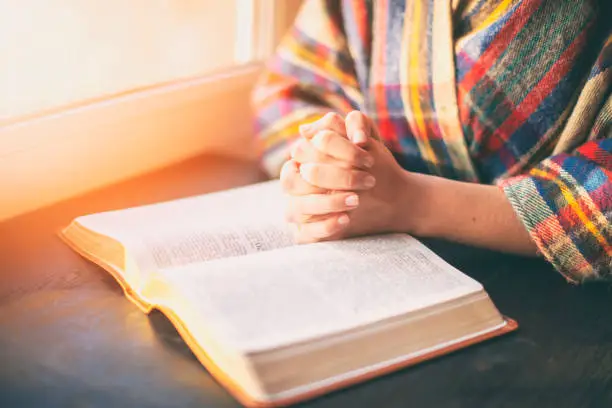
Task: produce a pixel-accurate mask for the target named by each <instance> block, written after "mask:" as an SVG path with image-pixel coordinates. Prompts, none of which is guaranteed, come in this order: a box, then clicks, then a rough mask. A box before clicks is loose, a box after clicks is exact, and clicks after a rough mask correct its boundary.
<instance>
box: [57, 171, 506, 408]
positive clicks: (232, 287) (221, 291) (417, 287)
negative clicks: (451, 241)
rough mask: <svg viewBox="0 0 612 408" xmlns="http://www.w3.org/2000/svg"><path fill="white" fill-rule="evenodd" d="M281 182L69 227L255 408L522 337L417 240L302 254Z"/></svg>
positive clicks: (66, 234) (384, 238)
mask: <svg viewBox="0 0 612 408" xmlns="http://www.w3.org/2000/svg"><path fill="white" fill-rule="evenodd" d="M283 209H284V197H283V194H282V192H281V190H280V186H279V184H278V182H276V181H271V182H265V183H260V184H255V185H252V186H246V187H240V188H235V189H231V190H226V191H221V192H216V193H211V194H205V195H201V196H195V197H189V198H183V199H179V200H173V201H168V202H163V203H158V204H152V205H146V206H141V207H135V208H128V209H124V210H117V211H109V212H103V213H97V214H91V215H85V216H81V217H78V218H76V219H74V220H73V221H72V222H71V223H70V225H68V226H67V227H66V228H65V229H64V230H63V231H62V232H61V237H62V238H63V240H64V241H65V242H66V243H67V244H68V245H69V246H70V247H71V248H73V249H74V250H75V251H76V252H78V253H79V254H81V255H82V256H84V257H85V258H87V259H89V260H90V261H92V262H94V263H96V264H98V265H100V266H101V267H102V268H104V269H105V270H106V271H108V272H109V273H110V274H112V276H113V277H114V278H115V279H116V280H117V282H118V283H119V284H120V285H121V287H122V288H123V290H124V293H125V295H126V296H127V298H129V299H130V300H131V301H132V302H133V303H134V304H135V305H136V306H138V307H139V308H140V309H141V310H142V311H143V312H150V311H151V310H152V309H158V310H160V311H161V312H162V313H164V314H165V315H166V316H167V317H168V319H169V320H170V321H171V322H172V324H173V325H174V326H175V327H176V329H177V331H178V333H179V334H180V335H181V337H182V338H183V339H184V340H185V342H186V344H187V345H188V346H189V347H190V348H191V350H192V351H193V353H194V354H195V356H196V357H197V359H198V360H199V361H200V362H201V363H202V364H203V365H204V366H205V367H206V369H207V370H208V371H209V372H210V373H211V374H212V375H213V376H214V377H215V379H216V380H217V381H218V382H219V383H220V384H221V385H222V386H224V387H225V388H226V389H227V390H228V391H229V392H230V393H231V394H232V395H233V396H234V397H235V398H237V399H238V400H239V401H240V402H241V403H242V404H244V405H247V406H265V407H270V406H284V405H289V404H292V403H295V402H299V401H302V400H305V399H309V398H313V397H316V396H319V395H322V394H325V393H327V392H331V391H334V390H337V389H340V388H343V387H346V386H350V385H352V384H355V383H358V382H361V381H365V380H367V379H370V378H374V377H377V376H381V375H383V374H385V373H389V372H391V371H394V370H398V369H400V368H403V367H407V366H409V365H414V364H416V363H418V362H421V361H424V360H427V359H431V358H434V357H437V356H440V355H443V354H445V353H448V352H451V351H454V350H458V349H460V348H463V347H466V346H468V345H471V344H475V343H478V342H480V341H483V340H485V339H488V338H491V337H494V336H498V335H501V334H504V333H508V332H510V331H512V330H514V329H516V328H517V324H516V322H515V321H513V320H512V319H509V318H506V317H505V316H504V315H502V314H501V313H500V312H499V310H498V309H497V307H496V306H495V305H494V303H493V302H492V300H491V299H490V297H489V296H488V294H487V293H486V291H485V290H484V288H483V287H482V285H481V284H480V283H478V282H477V281H475V280H474V279H472V278H470V277H468V276H467V275H465V274H464V273H462V272H460V271H459V270H457V269H455V268H454V267H452V266H451V265H450V264H448V263H447V262H446V261H444V260H443V259H442V258H441V257H439V256H438V255H436V254H435V253H434V252H432V251H431V250H429V249H428V248H427V247H426V246H425V245H424V244H423V243H421V242H420V241H418V240H417V239H415V238H413V237H411V236H409V235H405V234H381V235H374V236H367V237H357V238H351V239H345V240H338V241H330V242H320V243H314V244H302V245H295V244H294V242H293V241H292V238H291V234H290V231H289V229H288V227H287V225H286V223H285V221H284V219H283V212H284V211H283Z"/></svg>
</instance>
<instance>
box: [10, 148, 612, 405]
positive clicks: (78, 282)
mask: <svg viewBox="0 0 612 408" xmlns="http://www.w3.org/2000/svg"><path fill="white" fill-rule="evenodd" d="M261 179H262V176H261V174H260V173H259V172H258V170H257V167H256V166H255V165H254V164H252V163H247V162H240V161H234V160H230V159H225V158H221V157H200V158H197V159H194V160H191V161H188V162H185V163H181V164H179V165H176V166H173V167H171V168H168V169H164V170H161V171H158V172H155V173H152V174H149V175H146V176H142V177H138V178H135V179H133V180H130V181H127V182H124V183H120V184H118V185H115V186H112V187H108V188H105V189H102V190H100V191H96V192H93V193H91V194H87V195H85V196H82V197H78V198H75V199H71V200H68V201H66V202H63V203H60V204H57V205H54V206H52V207H48V208H45V209H41V210H39V211H36V212H33V213H30V214H26V215H23V216H20V217H18V218H14V219H12V220H9V221H6V222H4V223H0V406H2V407H20V406H36V407H42V406H45V407H47V406H48V407H105V408H106V407H109V406H112V407H168V406H172V407H238V406H239V404H238V403H237V402H236V401H235V400H233V399H232V397H231V396H229V395H228V394H227V393H226V392H225V391H224V390H223V389H222V388H221V387H220V386H219V385H217V383H216V382H215V381H214V380H213V379H212V377H210V376H209V375H208V373H207V372H206V370H205V369H204V368H203V367H202V366H201V365H200V364H199V363H198V361H197V360H196V359H195V357H194V356H193V355H192V354H191V352H190V351H189V349H188V348H187V346H186V345H185V344H184V343H183V341H182V340H181V338H180V337H179V336H178V334H177V332H176V331H175V330H174V328H173V327H172V325H171V324H170V323H169V322H168V320H167V319H166V318H165V317H164V316H163V315H161V314H160V313H156V312H154V313H152V314H151V315H148V316H147V315H145V314H143V313H142V312H140V311H139V310H137V309H136V307H135V306H134V305H132V304H131V303H130V302H129V301H127V300H126V299H125V297H124V296H123V293H122V291H121V290H120V288H119V286H118V285H117V284H116V282H115V281H114V280H113V279H112V278H111V277H110V276H109V274H107V273H106V272H104V271H103V270H102V269H100V268H99V267H97V266H95V265H93V264H91V263H89V262H87V261H85V260H84V259H82V258H80V257H79V256H78V255H76V254H75V253H74V252H73V251H71V250H70V249H69V248H68V247H66V246H65V245H64V244H63V243H62V242H61V241H60V240H59V239H58V238H57V231H58V230H60V229H61V228H62V227H63V226H65V225H66V224H68V223H69V222H70V221H71V220H72V219H73V218H74V217H76V216H78V215H82V214H86V213H91V212H98V211H103V210H110V209H117V208H124V207H128V206H135V205H141V204H146V203H152V202H158V201H163V200H169V199H173V198H178V197H184V196H189V195H195V194H202V193H206V192H211V191H216V190H221V189H224V188H229V187H233V186H239V185H245V184H249V183H253V182H256V181H258V180H261ZM7 193H10V192H3V194H7ZM425 243H426V244H427V245H428V246H429V247H430V248H432V249H433V250H434V251H435V252H437V253H438V254H439V255H441V256H442V257H443V258H445V259H446V260H447V261H448V262H450V263H451V264H453V265H454V266H456V267H457V268H459V269H460V270H462V271H464V272H465V273H467V274H468V275H470V276H472V277H474V278H475V279H477V280H478V281H480V282H481V283H482V284H483V285H484V286H485V289H486V290H487V292H488V293H489V294H490V295H491V297H492V299H493V301H494V302H495V304H496V305H497V306H498V307H499V309H500V310H501V311H502V312H503V313H504V314H507V315H508V316H510V317H513V318H515V319H516V320H517V321H518V322H519V324H520V329H519V331H517V332H515V333H513V334H510V335H507V336H503V337H501V338H499V339H495V340H492V341H488V342H485V343H481V344H479V345H476V346H473V347H470V348H468V349H464V350H462V351H459V352H456V353H453V354H451V355H448V356H445V357H442V358H439V359H436V360H432V361H429V362H426V363H424V364H420V365H418V366H415V367H412V368H408V369H405V370H402V371H400V372H397V373H395V374H391V375H388V376H385V377H382V378H379V379H376V380H374V381H370V382H367V383H364V384H361V385H357V386H354V387H351V388H348V389H346V390H343V391H339V392H336V393H332V394H330V395H327V396H324V397H321V398H318V399H315V400H312V401H309V402H306V403H304V404H301V405H300V406H303V407H313V408H314V407H321V408H322V407H373V406H384V407H398V408H405V407H411V408H416V407H438V408H440V407H451V408H459V407H469V408H472V407H513V408H514V407H523V408H525V407H527V408H528V407H534V408H536V407H537V408H541V407H555V408H563V407H568V408H570V407H571V408H576V407H612V318H610V314H611V310H612V286H610V285H608V284H590V285H585V286H573V285H570V284H568V283H566V281H565V280H564V279H563V278H561V277H560V276H559V275H558V274H557V273H556V272H554V271H553V270H552V269H551V267H550V266H548V265H547V264H546V263H544V262H542V261H541V260H536V259H526V258H520V257H515V256H508V255H503V254H499V253H494V252H489V251H484V250H479V249H475V248H469V247H465V246H460V245H456V244H451V243H446V242H441V241H434V240H426V241H425Z"/></svg>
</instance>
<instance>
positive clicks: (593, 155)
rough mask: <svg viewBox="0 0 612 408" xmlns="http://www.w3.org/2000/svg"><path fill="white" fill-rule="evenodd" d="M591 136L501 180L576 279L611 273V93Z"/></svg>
mask: <svg viewBox="0 0 612 408" xmlns="http://www.w3.org/2000/svg"><path fill="white" fill-rule="evenodd" d="M589 139H591V140H590V141H588V142H587V143H585V144H583V145H582V146H580V147H579V148H577V149H576V150H575V151H573V153H572V154H568V153H561V154H558V155H555V156H553V157H550V158H548V159H545V160H544V161H542V162H541V163H540V164H539V165H537V166H536V167H534V168H532V169H531V171H530V172H529V173H528V174H526V175H521V176H517V177H514V178H511V179H507V180H505V181H503V182H502V187H503V189H504V191H505V193H506V195H507V197H508V199H509V200H510V202H511V203H512V206H513V207H514V209H515V211H516V213H517V214H518V216H519V218H520V219H521V220H522V221H523V223H524V224H525V226H526V227H527V229H528V231H529V233H530V235H531V237H532V238H533V240H534V241H535V242H536V244H537V246H538V248H539V250H540V252H541V253H542V254H543V255H544V256H545V257H546V259H548V261H549V262H551V263H552V264H553V265H554V266H555V268H556V269H557V270H558V271H559V272H560V273H561V274H563V275H564V276H565V277H566V279H567V280H568V281H571V282H574V283H580V282H585V281H590V280H604V279H607V280H610V279H612V97H608V99H607V101H606V102H605V104H604V106H603V107H602V109H601V112H600V113H599V115H598V116H597V119H596V121H595V124H594V126H593V128H592V131H591V135H590V137H589Z"/></svg>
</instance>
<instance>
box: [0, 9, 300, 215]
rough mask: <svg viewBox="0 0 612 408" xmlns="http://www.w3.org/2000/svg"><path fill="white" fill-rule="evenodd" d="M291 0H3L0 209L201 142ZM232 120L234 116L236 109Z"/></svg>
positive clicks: (68, 190) (230, 128) (212, 137)
mask: <svg viewBox="0 0 612 408" xmlns="http://www.w3.org/2000/svg"><path fill="white" fill-rule="evenodd" d="M300 3H301V0H6V1H3V0H0V186H2V191H3V192H4V194H0V195H1V196H2V199H0V221H1V220H3V219H6V218H10V217H14V216H16V215H18V214H22V213H24V212H27V211H31V210H34V209H36V208H40V207H41V206H44V205H49V204H52V203H54V202H57V201H59V200H62V199H66V198H68V197H72V196H74V195H77V194H81V193H84V192H87V191H89V190H91V189H94V188H99V187H102V186H104V185H107V184H109V183H114V182H117V181H119V180H123V179H126V178H129V177H132V176H135V175H137V174H142V173H144V172H149V171H151V170H153V169H156V168H159V167H162V166H167V165H170V164H172V163H176V162H178V161H181V160H185V159H187V158H190V157H193V156H195V155H199V154H202V153H206V152H214V153H217V154H232V155H235V154H240V155H241V156H247V157H250V156H252V155H253V154H254V152H255V149H251V148H250V143H252V140H253V138H252V135H251V133H252V125H251V120H249V118H250V115H251V110H250V106H249V95H250V91H251V88H252V86H253V83H254V81H255V80H256V78H257V77H258V75H259V72H260V69H261V62H262V61H263V60H264V59H265V58H267V57H268V56H269V55H270V54H271V52H272V51H273V50H274V47H275V44H276V43H277V42H278V40H279V38H280V37H281V35H282V34H283V33H284V32H285V30H286V29H287V28H288V27H289V25H290V24H291V22H292V21H293V18H294V16H295V14H296V12H297V11H298V9H299V5H300ZM237 118H239V120H237Z"/></svg>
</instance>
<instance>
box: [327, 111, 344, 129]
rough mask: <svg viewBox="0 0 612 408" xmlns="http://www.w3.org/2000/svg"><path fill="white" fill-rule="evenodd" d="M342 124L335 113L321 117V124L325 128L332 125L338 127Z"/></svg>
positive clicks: (340, 118)
mask: <svg viewBox="0 0 612 408" xmlns="http://www.w3.org/2000/svg"><path fill="white" fill-rule="evenodd" d="M341 122H342V117H341V116H340V115H339V114H337V113H336V112H329V113H328V114H326V115H325V116H324V117H323V124H324V125H325V126H326V127H332V126H333V125H338V124H340V123H341Z"/></svg>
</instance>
